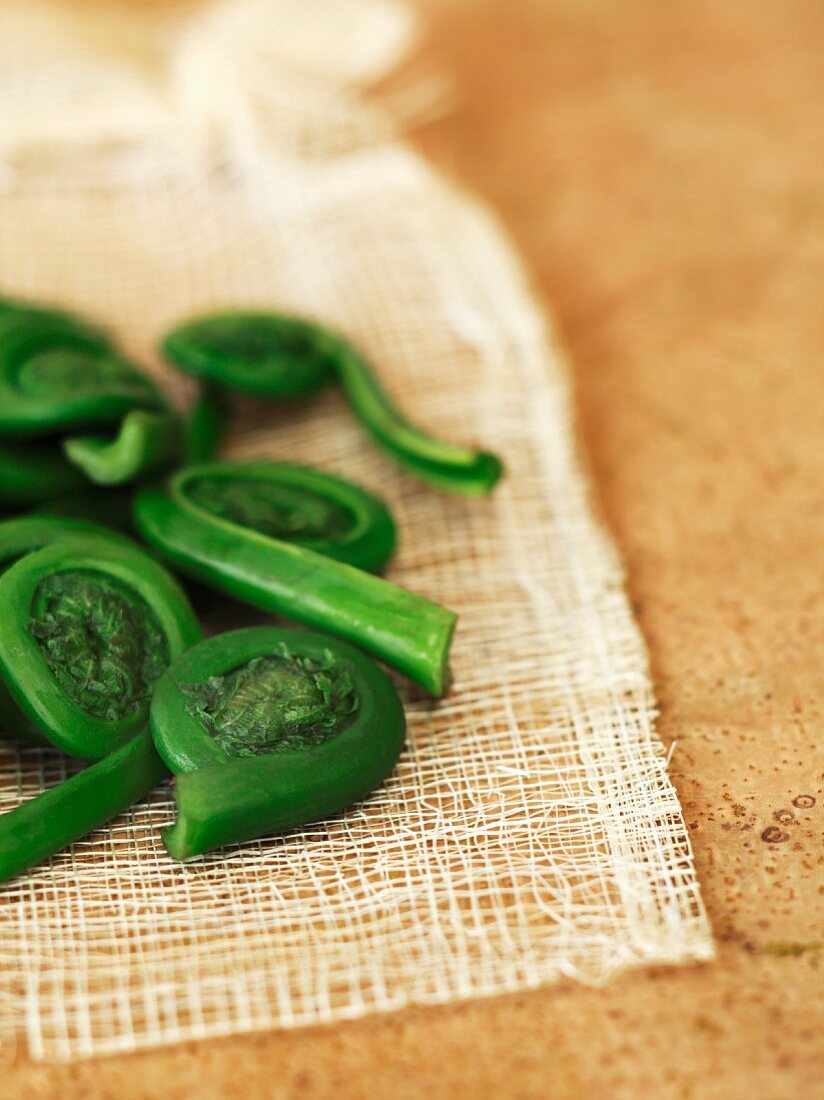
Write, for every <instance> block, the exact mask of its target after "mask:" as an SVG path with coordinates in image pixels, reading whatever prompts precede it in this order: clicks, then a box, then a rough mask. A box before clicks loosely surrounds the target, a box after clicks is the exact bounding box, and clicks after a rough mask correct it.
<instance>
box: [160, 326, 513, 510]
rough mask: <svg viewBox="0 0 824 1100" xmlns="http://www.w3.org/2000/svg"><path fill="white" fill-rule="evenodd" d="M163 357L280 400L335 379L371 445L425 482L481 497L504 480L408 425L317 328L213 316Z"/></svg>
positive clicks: (369, 375) (478, 457)
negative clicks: (380, 448)
mask: <svg viewBox="0 0 824 1100" xmlns="http://www.w3.org/2000/svg"><path fill="white" fill-rule="evenodd" d="M162 350H163V353H164V354H165V355H166V356H167V358H168V359H170V360H171V362H173V363H175V364H176V365H177V366H178V367H180V368H181V369H182V370H185V371H189V372H190V373H191V374H195V375H197V376H198V377H199V378H203V379H206V380H208V381H210V382H212V383H214V384H215V385H221V386H228V387H230V388H233V389H239V390H243V391H245V392H247V393H255V394H262V395H265V396H267V397H272V398H278V399H281V398H286V399H289V398H294V397H306V396H309V395H311V394H313V393H315V392H317V391H318V390H319V389H321V388H322V387H323V386H324V384H325V383H327V382H330V381H332V380H333V379H337V381H338V382H339V383H340V385H341V386H342V387H343V390H344V393H345V394H346V397H347V399H348V401H349V404H350V405H351V407H352V410H353V412H354V413H355V415H356V416H357V417H358V419H359V420H360V421H361V423H362V424H363V426H364V427H365V428H366V430H367V431H368V432H369V434H370V435H371V436H372V438H373V439H374V441H375V442H376V443H377V444H378V445H379V446H381V447H382V448H383V449H384V450H385V451H387V453H389V454H390V455H392V457H393V458H394V459H395V460H396V461H397V462H398V463H400V464H401V465H402V466H404V467H405V468H406V469H408V470H410V471H411V472H412V473H414V474H416V475H417V476H418V477H420V478H422V479H423V480H424V481H427V482H429V483H431V484H433V485H436V486H437V487H438V488H441V489H447V490H450V491H453V492H458V493H467V494H473V495H476V494H482V493H488V492H489V491H490V490H491V489H492V488H493V486H494V485H495V484H496V482H497V481H498V480H499V478H500V476H501V473H502V466H501V462H500V459H499V458H497V457H496V456H495V455H493V454H489V453H487V452H484V451H476V450H474V449H473V448H470V447H463V446H455V445H453V444H450V443H443V442H441V441H440V440H437V439H433V438H432V437H431V436H428V435H426V434H425V433H424V432H423V431H421V429H419V428H417V427H415V426H414V425H413V424H411V423H410V422H409V421H408V420H406V419H404V417H403V416H401V414H400V413H399V412H398V411H397V410H396V409H395V408H394V406H393V405H392V403H391V401H390V400H389V398H388V396H387V394H386V393H385V392H384V390H383V389H382V387H381V386H380V384H379V382H378V381H377V379H376V377H375V375H374V372H373V370H372V368H371V367H370V365H369V364H368V363H367V361H366V359H364V357H363V356H362V355H361V354H360V352H358V351H357V350H356V349H355V348H354V347H353V346H352V345H351V344H350V343H348V342H347V341H346V340H344V339H343V337H341V336H338V335H337V334H335V333H333V332H331V331H329V330H328V329H325V328H323V327H321V326H320V325H317V324H315V323H313V322H310V321H307V320H304V319H301V318H296V317H289V316H285V315H282V314H277V313H264V312H252V311H246V312H243V311H235V312H226V313H218V314H212V315H210V316H207V317H202V318H197V319H195V320H192V321H189V322H187V323H186V324H184V325H181V326H180V327H179V328H177V329H175V330H173V331H172V332H170V333H169V334H168V335H167V336H166V338H165V339H164V341H163V346H162Z"/></svg>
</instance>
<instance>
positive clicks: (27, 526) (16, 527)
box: [0, 516, 137, 573]
mask: <svg viewBox="0 0 824 1100" xmlns="http://www.w3.org/2000/svg"><path fill="white" fill-rule="evenodd" d="M67 538H70V539H73V540H74V541H75V542H76V541H77V540H78V539H82V540H83V541H84V542H86V543H87V544H88V547H87V548H88V549H94V548H95V546H101V547H105V546H113V547H114V548H115V549H118V548H119V547H126V548H128V547H132V548H134V549H135V550H136V549H137V546H136V545H135V543H134V542H132V541H131V540H130V539H128V538H126V536H125V535H121V534H119V533H118V532H117V531H112V530H110V529H109V528H107V527H101V526H100V525H99V524H97V523H92V522H89V521H88V520H84V519H79V518H75V517H73V516H16V517H14V518H13V519H6V520H3V521H2V522H0V573H2V572H3V571H4V570H6V569H8V567H9V566H10V565H13V564H14V563H15V562H16V561H18V560H19V559H20V558H22V557H24V556H25V555H26V554H30V553H31V552H32V551H33V550H40V549H41V548H42V547H43V546H50V545H51V544H52V543H54V542H60V541H62V540H63V539H67Z"/></svg>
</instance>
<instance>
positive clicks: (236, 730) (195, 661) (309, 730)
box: [151, 627, 405, 859]
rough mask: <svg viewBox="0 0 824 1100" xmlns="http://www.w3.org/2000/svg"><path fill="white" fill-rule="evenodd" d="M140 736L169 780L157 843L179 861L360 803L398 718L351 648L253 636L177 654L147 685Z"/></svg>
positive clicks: (391, 750)
mask: <svg viewBox="0 0 824 1100" xmlns="http://www.w3.org/2000/svg"><path fill="white" fill-rule="evenodd" d="M151 728H152V736H153V738H154V740H155V744H156V746H157V749H158V752H159V753H160V755H161V757H162V758H163V760H164V761H165V762H166V764H167V766H168V767H169V768H170V769H171V770H172V771H173V772H176V773H178V777H177V782H176V784H175V787H174V792H175V799H176V802H177V809H178V818H177V821H176V823H175V824H174V825H173V826H171V827H170V828H168V829H166V830H165V831H164V833H163V842H164V844H165V845H166V847H167V849H168V851H169V854H170V855H171V856H173V858H175V859H189V858H191V857H193V856H196V855H199V854H201V853H202V852H206V851H210V850H211V849H213V848H217V847H221V846H222V845H225V844H234V843H239V842H243V841H246V840H252V839H254V838H256V837H260V836H265V835H267V834H270V833H274V832H279V831H281V830H283V829H291V828H295V827H296V826H298V825H303V824H306V823H307V822H310V821H316V820H319V819H320V818H324V817H328V816H329V815H331V814H335V813H338V812H339V811H341V810H343V809H345V808H346V807H347V806H349V805H351V804H352V803H353V802H356V801H358V800H360V799H361V798H363V797H365V796H366V795H367V794H368V793H369V792H370V791H371V790H373V789H374V788H375V787H376V786H378V784H380V783H381V782H383V780H384V779H385V778H386V776H387V775H388V774H389V773H390V772H391V770H392V769H393V768H394V766H395V763H396V761H397V759H398V756H399V755H400V752H401V749H402V747H403V739H404V733H405V719H404V714H403V707H402V706H401V702H400V699H399V698H398V694H397V692H396V690H395V688H394V686H393V685H392V682H391V681H390V679H389V678H388V676H386V674H385V673H383V672H382V671H381V670H380V669H379V668H377V666H375V665H374V664H372V662H371V661H370V660H369V659H368V658H367V657H365V656H364V655H363V654H362V653H360V652H359V651H358V650H356V649H354V648H352V647H351V646H348V645H346V644H344V643H343V642H340V641H338V640H337V639H334V638H328V637H324V636H323V635H318V634H309V633H304V632H302V631H288V630H280V629H278V628H275V627H253V628H251V629H247V630H238V631H233V632H231V633H228V634H220V635H218V636H217V637H214V638H210V639H208V640H207V641H205V642H202V643H201V644H200V645H197V646H195V647H194V648H193V649H190V650H189V651H188V652H187V653H185V654H184V655H183V656H182V657H180V658H179V659H178V660H177V661H176V662H175V663H174V664H173V665H172V666H171V667H170V668H169V669H168V670H167V672H166V673H165V674H164V675H163V677H162V678H161V680H160V682H159V683H158V685H157V690H156V692H155V697H154V700H153V701H152V707H151Z"/></svg>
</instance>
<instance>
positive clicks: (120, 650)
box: [0, 532, 200, 760]
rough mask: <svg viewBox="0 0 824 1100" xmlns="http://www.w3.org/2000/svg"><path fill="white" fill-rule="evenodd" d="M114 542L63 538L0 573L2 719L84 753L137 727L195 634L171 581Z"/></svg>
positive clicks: (104, 750)
mask: <svg viewBox="0 0 824 1100" xmlns="http://www.w3.org/2000/svg"><path fill="white" fill-rule="evenodd" d="M119 541H120V540H119V539H118V537H117V536H115V535H113V534H112V533H111V532H107V534H106V537H105V538H104V539H100V538H98V539H97V540H96V541H95V543H94V545H92V544H91V543H90V541H89V539H88V537H86V536H79V535H78V536H70V537H66V538H64V539H60V540H59V541H57V542H55V543H53V544H52V545H50V546H45V547H44V548H43V549H40V550H35V551H34V552H32V553H29V554H27V555H26V556H25V557H23V558H21V559H20V560H19V561H17V562H16V563H15V564H14V565H12V566H11V567H10V568H9V569H7V570H6V572H5V573H4V574H3V575H2V577H0V623H2V624H3V629H2V631H0V676H2V678H3V680H4V682H5V686H6V689H7V692H8V696H9V697H10V700H11V701H12V702H13V704H14V706H15V707H16V709H17V712H18V719H17V720H15V717H14V714H13V713H12V714H6V715H4V718H5V719H6V721H7V722H9V720H10V728H11V730H12V732H17V733H19V734H21V735H22V736H24V737H25V736H27V735H30V734H31V730H32V727H34V729H36V730H37V731H38V732H39V734H40V735H41V736H42V737H44V738H45V739H46V740H47V741H49V742H50V743H51V744H53V745H55V746H56V747H57V748H60V749H63V751H65V752H67V753H69V754H70V755H72V756H77V757H80V758H81V759H86V760H95V759H99V758H100V757H103V756H106V755H108V754H109V753H110V752H112V751H113V749H115V748H117V747H119V746H120V745H123V744H125V743H126V741H128V740H130V739H131V738H132V737H134V736H135V735H136V734H137V733H138V732H139V730H140V729H141V728H142V727H143V725H144V724H145V722H146V717H147V714H148V704H149V699H150V697H151V694H152V691H153V690H154V684H155V682H156V680H157V679H158V677H159V676H160V674H161V673H162V672H163V670H164V669H165V667H166V665H167V664H168V663H169V662H170V661H171V660H174V658H175V657H177V656H178V655H179V654H180V653H181V652H183V650H185V649H187V648H188V647H189V646H190V645H192V644H193V643H194V642H195V641H197V640H198V638H199V637H200V628H199V627H198V625H197V622H196V620H195V618H194V614H193V612H192V610H191V608H190V606H189V604H188V601H187V600H186V597H185V596H184V595H183V593H182V591H181V590H180V588H179V586H178V585H177V583H176V582H175V581H174V580H173V579H172V578H171V577H170V576H169V574H168V573H167V572H166V571H165V569H163V568H162V567H161V566H160V565H158V563H157V562H156V561H154V560H153V559H152V558H150V557H149V556H148V554H146V553H144V552H143V551H141V550H138V549H137V548H132V547H130V546H128V545H127V544H126V541H125V539H124V540H122V542H123V545H119Z"/></svg>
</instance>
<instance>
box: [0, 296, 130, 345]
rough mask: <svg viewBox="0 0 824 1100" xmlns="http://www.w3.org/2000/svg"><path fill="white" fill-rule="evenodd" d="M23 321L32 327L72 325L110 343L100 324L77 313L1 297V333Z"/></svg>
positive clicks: (23, 300)
mask: <svg viewBox="0 0 824 1100" xmlns="http://www.w3.org/2000/svg"><path fill="white" fill-rule="evenodd" d="M21 321H22V322H25V324H27V325H29V326H31V327H37V326H42V325H51V324H57V325H64V326H66V325H70V326H72V327H73V328H75V329H77V330H78V331H79V332H84V333H87V334H89V335H92V336H97V338H98V339H99V340H101V341H102V342H103V343H108V339H107V336H106V333H105V332H104V331H103V330H102V329H101V328H100V327H99V326H98V325H96V324H94V323H92V322H91V321H88V320H87V319H86V318H85V317H80V316H78V315H77V314H76V313H68V312H67V311H65V310H62V309H55V308H53V307H51V306H44V305H42V304H40V303H35V302H32V301H29V300H27V299H23V298H0V333H2V331H3V330H4V329H5V327H6V326H9V325H17V324H19V323H20V322H21ZM0 338H2V337H0Z"/></svg>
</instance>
